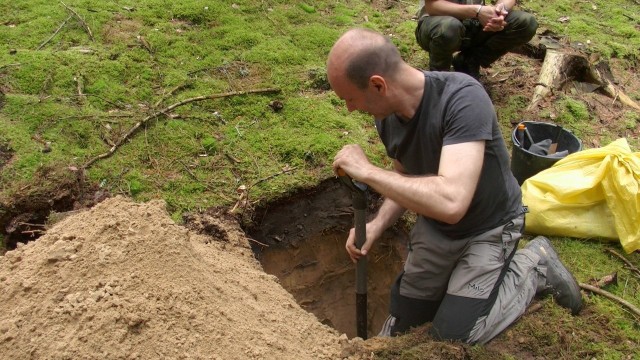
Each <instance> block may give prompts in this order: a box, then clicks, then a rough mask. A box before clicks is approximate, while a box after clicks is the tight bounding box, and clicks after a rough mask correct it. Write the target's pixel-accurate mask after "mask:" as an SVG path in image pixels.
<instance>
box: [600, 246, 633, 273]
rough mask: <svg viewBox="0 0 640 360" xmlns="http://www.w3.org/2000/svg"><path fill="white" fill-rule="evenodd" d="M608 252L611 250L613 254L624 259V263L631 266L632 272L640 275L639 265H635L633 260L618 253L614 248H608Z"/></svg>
mask: <svg viewBox="0 0 640 360" xmlns="http://www.w3.org/2000/svg"><path fill="white" fill-rule="evenodd" d="M607 251H608V252H610V253H611V254H613V255H615V256H616V257H618V258H619V259H620V260H622V262H623V263H625V264H626V265H627V267H628V268H629V270H631V272H633V273H635V274H636V275H638V276H640V269H638V268H637V267H635V266H634V265H633V264H632V263H631V261H629V260H627V258H625V257H624V256H622V255H620V254H618V253H617V252H616V251H615V250H613V249H607Z"/></svg>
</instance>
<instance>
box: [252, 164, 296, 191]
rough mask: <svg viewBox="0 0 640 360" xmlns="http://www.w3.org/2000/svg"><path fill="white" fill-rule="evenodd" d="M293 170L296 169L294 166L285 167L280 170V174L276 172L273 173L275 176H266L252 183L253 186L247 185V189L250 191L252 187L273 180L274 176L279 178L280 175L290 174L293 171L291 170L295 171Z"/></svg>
mask: <svg viewBox="0 0 640 360" xmlns="http://www.w3.org/2000/svg"><path fill="white" fill-rule="evenodd" d="M295 169H296V167H295V166H294V167H288V166H287V167H285V168H284V169H282V171H280V172H277V173H275V174H271V175H269V176H267V177H263V178H262V179H259V180H257V181H256V182H254V183H253V184H251V185H249V189H251V188H252V187H254V186H256V185H258V184H260V183H261V182H265V181H267V180H270V179H273V178H274V177H276V176H280V175H282V174H286V173H288V172H292V171H293V170H295Z"/></svg>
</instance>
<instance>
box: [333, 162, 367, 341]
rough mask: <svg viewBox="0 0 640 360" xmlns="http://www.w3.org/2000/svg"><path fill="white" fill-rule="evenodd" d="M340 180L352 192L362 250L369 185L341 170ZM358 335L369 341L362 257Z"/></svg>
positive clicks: (358, 266) (358, 274)
mask: <svg viewBox="0 0 640 360" xmlns="http://www.w3.org/2000/svg"><path fill="white" fill-rule="evenodd" d="M338 174H339V175H340V180H341V181H342V183H343V184H344V185H346V187H347V188H348V189H349V190H350V191H351V201H352V205H353V209H354V221H353V222H354V227H355V232H356V247H357V248H358V249H361V248H362V245H364V243H365V242H366V240H367V219H366V217H367V214H366V212H367V185H366V184H363V183H360V182H355V181H353V180H352V179H351V177H349V175H347V174H346V173H345V172H344V171H343V170H341V169H339V170H338ZM356 334H357V336H358V337H360V338H362V339H365V340H366V339H367V258H366V256H363V257H361V258H360V259H359V260H358V262H357V263H356Z"/></svg>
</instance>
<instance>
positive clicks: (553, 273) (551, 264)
mask: <svg viewBox="0 0 640 360" xmlns="http://www.w3.org/2000/svg"><path fill="white" fill-rule="evenodd" d="M525 249H529V250H531V251H533V252H535V253H536V254H538V255H539V256H540V261H539V262H538V266H539V267H542V268H545V267H546V269H547V271H546V275H543V276H542V277H541V279H542V281H545V280H546V281H545V283H544V285H543V287H542V291H540V292H539V294H543V295H544V294H551V296H553V298H554V299H555V301H556V303H558V305H560V306H563V307H566V308H568V309H570V310H571V314H573V315H577V314H578V313H579V312H580V310H581V309H582V294H581V293H580V286H579V285H578V283H577V282H576V279H575V278H574V277H573V275H571V272H569V270H568V269H567V268H566V267H565V266H564V264H562V262H561V261H560V258H559V257H558V254H557V253H556V252H555V250H554V249H553V247H552V246H551V243H550V242H549V239H547V238H545V237H544V236H538V237H536V238H535V239H533V240H531V241H530V242H529V243H528V244H527V245H526V246H525ZM541 275H542V274H541ZM539 288H540V287H539Z"/></svg>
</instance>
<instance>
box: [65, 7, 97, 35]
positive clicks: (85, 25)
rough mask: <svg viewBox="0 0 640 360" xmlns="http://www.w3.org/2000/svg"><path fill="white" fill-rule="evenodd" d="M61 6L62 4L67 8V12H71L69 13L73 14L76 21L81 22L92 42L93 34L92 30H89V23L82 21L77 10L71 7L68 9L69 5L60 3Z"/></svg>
mask: <svg viewBox="0 0 640 360" xmlns="http://www.w3.org/2000/svg"><path fill="white" fill-rule="evenodd" d="M60 4H62V6H64V7H65V8H67V10H69V12H70V13H72V14H73V16H75V17H76V19H78V21H80V24H81V25H82V27H83V28H84V30H85V31H86V32H87V34H89V39H91V41H93V33H92V32H91V29H90V28H89V25H87V23H86V22H85V21H84V19H82V18H81V17H80V15H78V13H77V12H76V11H75V10H73V9H72V8H70V7H68V6H67V4H65V3H63V2H62V1H60Z"/></svg>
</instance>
